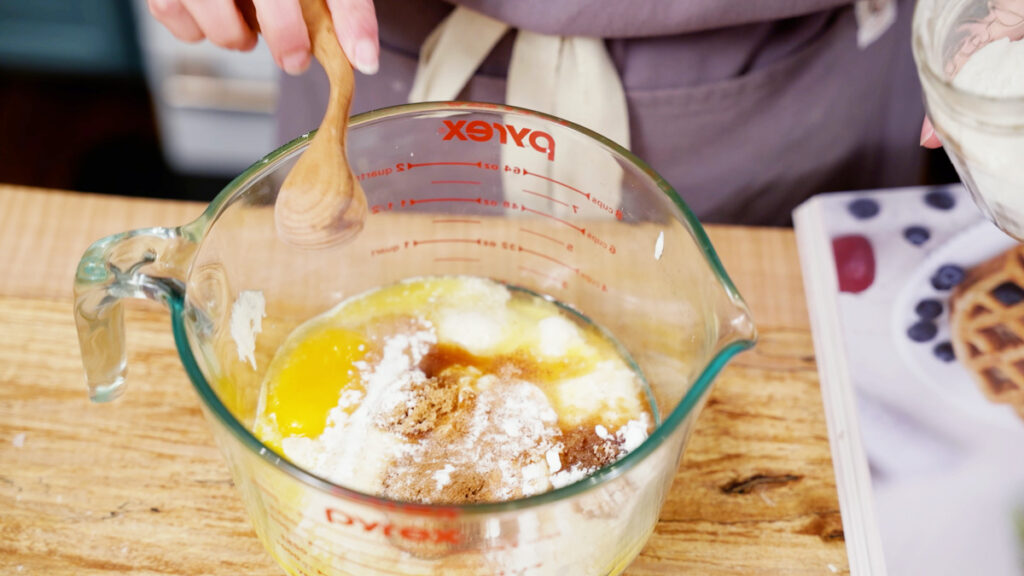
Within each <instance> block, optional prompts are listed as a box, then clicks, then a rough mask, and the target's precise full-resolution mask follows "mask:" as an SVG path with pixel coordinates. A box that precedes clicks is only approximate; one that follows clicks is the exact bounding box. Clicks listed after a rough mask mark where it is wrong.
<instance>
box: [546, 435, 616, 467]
mask: <svg viewBox="0 0 1024 576" xmlns="http://www.w3.org/2000/svg"><path fill="white" fill-rule="evenodd" d="M561 440H562V446H563V450H562V458H563V460H564V462H563V466H565V467H567V468H571V467H578V468H585V469H588V470H590V469H593V470H596V469H598V468H602V467H604V466H607V465H608V464H611V463H612V462H614V461H615V460H617V459H618V457H619V450H620V447H621V445H622V441H621V440H619V439H618V438H617V437H615V436H607V437H606V438H601V437H600V436H598V434H597V431H596V429H595V427H594V426H578V427H576V428H573V429H571V430H563V431H562V438H561Z"/></svg>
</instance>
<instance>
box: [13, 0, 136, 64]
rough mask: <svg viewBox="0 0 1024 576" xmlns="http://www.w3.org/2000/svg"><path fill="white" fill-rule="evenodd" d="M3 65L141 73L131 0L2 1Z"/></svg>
mask: <svg viewBox="0 0 1024 576" xmlns="http://www.w3.org/2000/svg"><path fill="white" fill-rule="evenodd" d="M0 68H5V69H15V70H19V71H25V72H54V73H77V74H116V75H122V74H135V73H137V72H139V70H140V58H139V49H138V43H137V41H136V36H135V29H134V19H133V16H132V6H131V2H130V0H0Z"/></svg>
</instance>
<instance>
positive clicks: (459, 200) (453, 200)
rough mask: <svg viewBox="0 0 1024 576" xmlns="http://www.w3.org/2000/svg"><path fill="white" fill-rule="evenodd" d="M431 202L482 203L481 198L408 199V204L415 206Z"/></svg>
mask: <svg viewBox="0 0 1024 576" xmlns="http://www.w3.org/2000/svg"><path fill="white" fill-rule="evenodd" d="M431 202H473V203H474V204H483V202H484V199H483V198H427V199H426V200H409V206H415V205H417V204H429V203H431Z"/></svg>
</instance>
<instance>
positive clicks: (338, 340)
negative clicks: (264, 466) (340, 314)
mask: <svg viewBox="0 0 1024 576" xmlns="http://www.w3.org/2000/svg"><path fill="white" fill-rule="evenodd" d="M366 351H367V342H366V340H365V339H364V338H363V336H362V335H361V334H359V333H357V332H355V331H352V330H347V329H344V328H337V327H326V328H319V329H316V330H313V331H311V332H310V333H309V334H308V335H307V336H305V337H304V338H303V339H301V340H299V341H298V343H297V344H296V345H295V346H293V347H292V348H291V349H289V350H287V351H286V352H285V353H284V354H283V355H281V356H279V357H278V358H277V359H276V360H275V362H274V365H272V366H271V369H270V370H271V373H272V374H273V376H272V378H271V379H270V381H269V383H268V385H267V386H266V389H265V397H264V399H263V400H264V401H263V402H262V403H261V407H260V408H261V409H260V413H259V414H258V415H257V428H258V431H259V432H262V434H261V435H262V436H263V437H264V438H263V439H264V440H267V441H270V442H271V443H272V444H274V447H279V442H280V439H282V438H287V437H290V436H304V437H307V438H314V437H316V436H319V435H320V434H321V433H323V431H324V427H325V426H326V424H327V416H328V413H329V412H330V410H331V409H332V408H334V407H336V406H337V405H338V400H339V398H340V397H341V394H342V392H344V391H346V390H356V391H359V392H362V391H363V390H362V385H361V383H360V379H359V371H358V370H357V369H356V367H355V363H356V362H358V361H360V360H363V358H364V357H365V356H366ZM352 409H354V408H352V407H350V408H349V409H348V410H349V411H351V410H352Z"/></svg>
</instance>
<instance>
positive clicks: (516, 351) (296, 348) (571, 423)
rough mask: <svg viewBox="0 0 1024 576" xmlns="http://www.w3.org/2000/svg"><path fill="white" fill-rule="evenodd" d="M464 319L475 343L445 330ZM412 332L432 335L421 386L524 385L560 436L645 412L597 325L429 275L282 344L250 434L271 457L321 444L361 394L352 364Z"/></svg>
mask: <svg viewBox="0 0 1024 576" xmlns="http://www.w3.org/2000/svg"><path fill="white" fill-rule="evenodd" d="M466 318H468V319H470V320H474V319H475V320H482V324H483V325H484V326H483V328H486V330H484V331H485V332H487V334H486V336H487V338H484V339H483V340H485V341H486V342H485V343H484V344H481V343H480V340H479V339H476V334H475V333H473V332H472V331H470V332H469V335H468V336H467V334H466V333H464V334H461V335H459V334H457V333H456V334H454V335H453V334H452V332H451V330H450V329H447V328H445V326H449V327H451V326H454V327H455V329H460V328H461V329H466V326H465V325H464V323H463V319H466ZM552 319H555V320H558V321H559V322H561V323H562V325H561V327H560V330H555V331H553V332H554V333H555V334H556V335H557V336H558V338H556V339H555V340H556V341H557V345H552V343H551V342H552V340H551V334H552V331H550V330H549V331H547V332H545V330H544V329H542V325H543V323H544V322H550V321H551V320H552ZM446 323H447V324H446ZM417 324H419V325H420V326H425V327H427V328H430V329H433V330H435V331H436V333H437V337H438V342H437V344H436V345H434V346H433V348H432V349H431V350H430V351H429V352H428V353H427V354H426V355H425V356H424V357H423V359H422V361H421V362H420V363H419V366H418V368H419V369H420V370H422V371H423V373H424V374H425V375H426V376H427V377H428V378H431V377H435V376H437V375H438V374H440V373H441V372H442V371H444V370H446V369H448V368H452V367H458V366H461V367H464V368H467V369H473V370H479V372H481V373H483V374H494V375H506V376H511V377H514V378H519V379H522V380H526V381H529V382H532V383H534V384H536V385H537V386H538V387H539V388H540V389H541V390H542V391H543V392H544V394H545V395H546V396H547V397H548V399H549V401H550V402H551V405H552V407H553V408H554V409H555V411H556V413H557V414H558V418H559V426H560V427H561V428H562V429H563V430H570V429H574V428H577V427H579V426H589V427H590V428H593V426H594V425H595V424H597V423H602V424H604V425H605V426H606V427H609V428H611V427H615V426H619V425H622V424H624V423H625V422H627V421H629V420H630V419H633V418H636V417H638V416H639V415H641V414H643V413H645V412H648V411H649V408H648V406H647V400H646V397H645V395H644V392H643V388H642V384H641V381H640V380H639V378H637V377H636V374H635V373H633V372H632V371H631V370H630V368H629V367H628V366H627V365H626V364H625V363H624V362H623V357H622V355H621V354H620V351H619V349H618V348H617V347H616V346H615V345H614V344H613V342H612V341H611V340H610V339H609V338H608V337H607V336H606V335H604V334H603V333H601V332H600V331H599V330H598V329H597V328H596V327H594V326H591V325H587V324H585V323H584V322H583V321H581V320H580V319H579V318H577V317H575V316H574V315H572V314H570V313H567V312H566V311H565V310H563V309H562V308H561V307H560V306H558V305H557V304H555V303H553V302H551V301H548V300H544V299H542V298H539V297H537V296H535V295H532V294H529V293H526V292H521V291H511V292H510V291H509V290H508V289H507V288H506V287H505V286H503V285H500V284H496V283H494V282H491V281H488V280H483V279H480V278H472V277H458V276H450V277H428V278H417V279H412V280H409V281H404V282H400V283H396V284H392V285H389V286H385V287H382V288H379V289H376V290H373V291H371V292H367V293H364V294H362V295H359V296H356V297H354V298H351V299H349V300H347V301H345V302H343V303H342V304H340V305H339V306H338V307H337V308H335V309H334V310H332V311H330V312H328V313H326V314H324V315H322V316H320V317H317V318H314V319H313V320H311V321H310V322H309V323H307V324H306V325H305V326H304V327H303V328H300V329H299V330H298V331H296V333H294V334H293V335H292V336H290V337H289V340H288V342H287V343H286V345H285V346H284V347H283V348H282V350H281V351H280V352H279V353H278V356H277V357H276V358H275V359H274V361H273V363H272V364H271V366H270V370H269V371H268V378H267V380H266V382H265V383H264V387H263V390H262V396H263V397H262V398H261V402H260V410H259V412H258V415H257V419H256V426H255V432H256V434H257V436H259V437H260V438H261V439H262V440H264V441H265V442H267V443H268V444H269V445H271V446H272V447H274V448H275V449H278V450H280V447H281V440H282V439H284V438H289V437H305V438H316V437H318V436H320V435H321V434H322V433H323V431H324V428H325V426H326V425H327V419H328V414H329V412H330V411H331V410H332V409H334V408H336V407H337V406H338V405H339V400H340V398H341V395H342V394H343V393H344V392H345V391H347V390H353V391H357V392H360V393H365V390H364V389H363V387H362V382H361V381H360V375H359V370H358V369H357V366H356V363H357V362H360V361H364V360H365V361H369V362H370V363H372V362H373V359H374V352H373V351H374V350H377V351H379V349H380V345H381V344H382V341H383V340H384V339H385V338H387V337H388V336H390V335H393V334H395V333H398V332H401V331H403V330H407V329H408V327H409V326H411V325H417ZM403 326H404V327H405V328H402V327H403ZM478 328H479V326H478ZM446 330H447V331H446ZM466 342H469V343H471V344H472V345H474V346H475V347H474V349H473V350H467V348H466V347H465V343H466ZM357 407H358V402H357V403H355V404H353V405H351V406H348V407H346V408H344V410H345V411H346V412H348V413H349V414H351V413H352V412H353V411H354V410H355V409H356V408H357Z"/></svg>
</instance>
